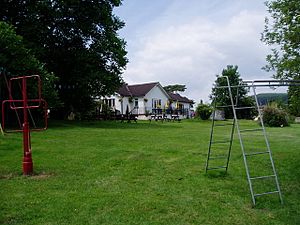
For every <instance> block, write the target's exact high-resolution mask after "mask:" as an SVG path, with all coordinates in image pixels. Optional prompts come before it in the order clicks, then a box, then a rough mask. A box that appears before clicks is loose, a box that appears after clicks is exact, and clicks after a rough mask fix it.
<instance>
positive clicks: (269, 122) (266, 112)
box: [263, 104, 289, 127]
mask: <svg viewBox="0 0 300 225" xmlns="http://www.w3.org/2000/svg"><path fill="white" fill-rule="evenodd" d="M263 122H264V124H265V126H269V127H285V126H288V125H289V119H288V114H287V113H286V112H285V111H284V110H283V109H280V108H278V107H277V104H272V105H268V106H266V107H265V108H264V109H263Z"/></svg>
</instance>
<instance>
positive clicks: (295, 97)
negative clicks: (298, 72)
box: [288, 76, 300, 116]
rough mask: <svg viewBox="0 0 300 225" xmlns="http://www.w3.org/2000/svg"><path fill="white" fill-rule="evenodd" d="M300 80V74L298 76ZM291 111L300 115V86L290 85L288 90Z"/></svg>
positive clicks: (297, 78) (292, 113)
mask: <svg viewBox="0 0 300 225" xmlns="http://www.w3.org/2000/svg"><path fill="white" fill-rule="evenodd" d="M296 80H300V76H297V77H296ZM288 101H289V112H290V114H291V115H293V116H300V86H290V87H289V90H288Z"/></svg>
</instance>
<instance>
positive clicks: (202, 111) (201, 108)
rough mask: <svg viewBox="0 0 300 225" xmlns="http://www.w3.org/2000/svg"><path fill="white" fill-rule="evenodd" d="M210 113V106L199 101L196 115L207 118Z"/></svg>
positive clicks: (203, 118)
mask: <svg viewBox="0 0 300 225" xmlns="http://www.w3.org/2000/svg"><path fill="white" fill-rule="evenodd" d="M211 113H212V107H211V106H210V105H209V104H203V103H200V104H199V105H198V106H197V108H196V117H197V118H198V117H200V118H201V119H202V120H208V119H209V117H210V115H211Z"/></svg>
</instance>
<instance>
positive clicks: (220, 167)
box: [206, 166, 227, 170]
mask: <svg viewBox="0 0 300 225" xmlns="http://www.w3.org/2000/svg"><path fill="white" fill-rule="evenodd" d="M222 168H227V166H216V167H211V168H207V169H206V170H217V169H222Z"/></svg>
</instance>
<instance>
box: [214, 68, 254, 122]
mask: <svg viewBox="0 0 300 225" xmlns="http://www.w3.org/2000/svg"><path fill="white" fill-rule="evenodd" d="M225 76H227V77H228V79H229V83H230V86H233V87H232V88H231V93H232V97H233V99H234V102H236V100H237V101H238V104H239V106H252V105H253V99H252V98H251V97H248V96H247V92H248V91H247V89H246V87H243V86H241V87H237V85H239V84H240V82H241V81H242V79H241V78H240V73H239V72H238V66H233V65H228V66H227V67H226V69H223V71H222V74H221V75H217V79H216V81H215V84H214V85H213V88H212V93H211V95H210V99H212V100H213V101H216V102H213V104H214V103H216V105H217V106H230V105H231V100H230V95H229V91H228V88H227V87H228V84H227V80H226V78H225ZM221 86H223V87H224V88H217V87H221ZM237 91H238V92H237ZM237 93H238V95H237ZM224 111H225V117H226V118H232V116H233V114H232V108H231V107H224ZM251 114H252V113H251V112H250V111H249V110H244V111H241V112H240V113H239V115H238V116H239V117H243V118H248V117H251Z"/></svg>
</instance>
